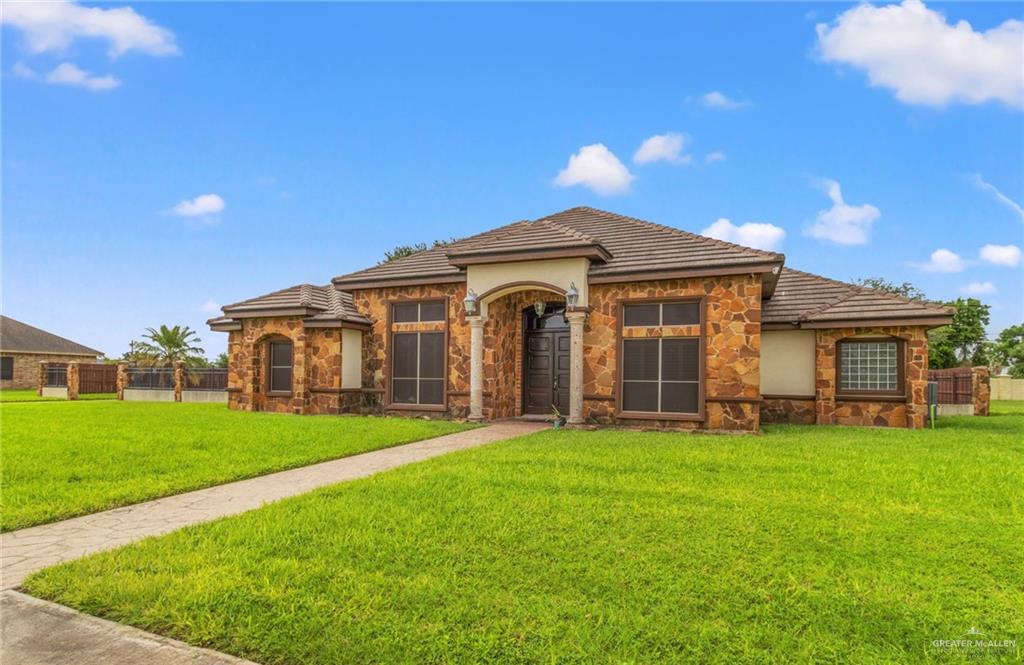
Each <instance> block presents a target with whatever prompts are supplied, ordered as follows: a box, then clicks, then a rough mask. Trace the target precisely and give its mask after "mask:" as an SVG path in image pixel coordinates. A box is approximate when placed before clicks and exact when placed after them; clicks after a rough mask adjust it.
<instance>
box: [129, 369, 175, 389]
mask: <svg viewBox="0 0 1024 665" xmlns="http://www.w3.org/2000/svg"><path fill="white" fill-rule="evenodd" d="M125 377H126V379H127V385H126V386H125V387H126V388H135V389H137V390H174V368H171V367H129V368H127V369H126V370H125Z"/></svg>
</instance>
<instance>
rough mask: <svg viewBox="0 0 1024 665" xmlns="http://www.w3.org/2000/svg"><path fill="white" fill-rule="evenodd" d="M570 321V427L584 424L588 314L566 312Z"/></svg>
mask: <svg viewBox="0 0 1024 665" xmlns="http://www.w3.org/2000/svg"><path fill="white" fill-rule="evenodd" d="M565 318H566V319H568V320H569V418H568V419H567V420H566V424H568V425H582V424H583V324H584V322H586V320H587V313H586V312H566V314H565Z"/></svg>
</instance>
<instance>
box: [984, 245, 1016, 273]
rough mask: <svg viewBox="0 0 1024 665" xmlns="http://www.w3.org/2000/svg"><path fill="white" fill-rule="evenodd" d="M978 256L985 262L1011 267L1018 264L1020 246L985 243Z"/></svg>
mask: <svg viewBox="0 0 1024 665" xmlns="http://www.w3.org/2000/svg"><path fill="white" fill-rule="evenodd" d="M978 257H979V258H980V259H981V260H982V261H984V262H986V263H992V264H994V265H997V266H1008V267H1010V268H1013V267H1015V266H1018V265H1020V247H1017V246H1016V245H985V246H984V247H982V248H981V251H980V252H979V253H978Z"/></svg>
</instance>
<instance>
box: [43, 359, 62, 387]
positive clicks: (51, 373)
mask: <svg viewBox="0 0 1024 665" xmlns="http://www.w3.org/2000/svg"><path fill="white" fill-rule="evenodd" d="M43 385H44V386H46V387H47V388H67V387H68V366H67V365H66V364H64V363H49V364H48V365H47V366H46V376H45V378H44V382H43Z"/></svg>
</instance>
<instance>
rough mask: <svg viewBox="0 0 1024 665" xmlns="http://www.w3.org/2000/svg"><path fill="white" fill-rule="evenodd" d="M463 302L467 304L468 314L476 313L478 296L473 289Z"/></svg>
mask: <svg viewBox="0 0 1024 665" xmlns="http://www.w3.org/2000/svg"><path fill="white" fill-rule="evenodd" d="M462 304H463V305H465V306H466V314H469V315H470V316H473V315H474V314H476V306H477V296H476V293H475V292H474V291H473V289H470V290H469V293H467V294H466V299H465V300H463V301H462Z"/></svg>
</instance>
